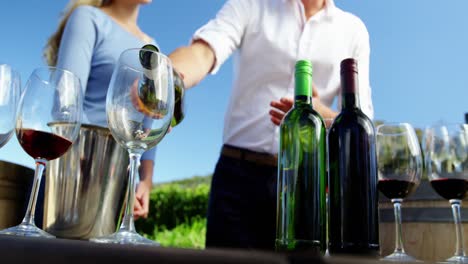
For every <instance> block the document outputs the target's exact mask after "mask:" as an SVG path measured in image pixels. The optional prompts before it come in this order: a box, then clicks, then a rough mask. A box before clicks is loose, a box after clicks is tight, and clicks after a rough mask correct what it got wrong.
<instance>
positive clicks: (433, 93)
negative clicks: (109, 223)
mask: <svg viewBox="0 0 468 264" xmlns="http://www.w3.org/2000/svg"><path fill="white" fill-rule="evenodd" d="M224 2H225V1H224V0H165V1H154V3H152V4H150V5H147V6H144V7H143V8H142V10H141V15H140V20H139V24H140V27H141V28H142V29H143V30H144V31H145V32H147V33H148V34H149V35H151V36H153V37H154V38H155V39H156V40H157V42H158V43H159V44H160V46H161V48H162V51H163V52H165V53H170V52H171V51H173V50H174V49H175V48H177V47H179V46H181V45H186V44H187V43H188V41H189V39H190V37H191V35H192V34H193V32H194V31H195V30H196V29H197V28H198V27H200V26H201V25H203V24H204V23H206V22H207V21H208V20H209V19H210V18H212V17H213V16H214V15H215V14H216V12H217V11H218V10H219V8H221V6H222V5H223V4H224ZM66 3H67V1H65V0H63V1H59V0H52V1H51V0H48V1H37V0H23V1H1V2H0V25H2V26H1V28H0V33H1V34H2V38H1V42H0V62H2V63H8V64H10V65H12V66H13V67H15V68H16V69H18V71H19V72H20V74H21V77H22V80H23V84H24V83H25V82H26V80H27V78H28V76H29V74H30V73H31V72H32V70H33V69H34V68H35V67H37V66H43V65H44V62H43V59H42V48H43V46H44V44H45V42H46V39H47V38H48V37H49V35H50V34H51V33H52V32H53V31H54V30H55V28H56V26H57V22H58V18H59V14H60V12H61V10H62V9H63V8H64V6H65V5H66ZM436 4H437V5H436ZM336 5H337V6H339V7H340V8H342V9H344V10H347V11H349V12H351V13H354V14H356V15H357V16H359V17H360V18H361V19H362V20H363V21H364V23H365V24H366V26H367V28H368V31H369V34H370V40H371V77H370V78H371V85H372V89H373V102H374V108H375V118H376V119H379V120H385V121H400V122H402V121H404V122H410V123H412V124H413V125H414V126H416V127H423V126H425V125H429V124H432V123H435V122H438V121H441V120H444V121H446V122H462V121H463V114H464V113H465V112H468V78H467V77H466V76H468V74H467V72H466V68H467V65H468V48H467V47H468V33H467V30H466V28H467V26H468V16H466V10H468V1H466V0H450V1H447V2H446V3H445V2H444V4H441V2H440V1H428V0H411V1H408V0H379V1H376V0H367V1H364V0H354V1H350V0H336ZM231 83H232V61H231V60H229V61H227V62H226V63H225V64H224V65H223V67H222V68H221V70H220V71H219V73H218V74H217V75H214V76H209V77H208V78H206V79H205V80H204V81H203V82H201V84H200V85H199V86H198V87H195V88H193V89H191V90H189V91H188V92H187V93H186V118H185V120H184V121H183V122H182V123H181V124H180V125H179V126H178V127H177V128H176V129H174V130H173V131H172V132H171V133H170V134H168V135H167V136H166V138H165V139H164V140H163V141H162V142H161V143H160V145H159V146H158V152H157V159H156V169H155V175H154V177H153V180H154V181H155V182H165V181H170V180H173V179H180V178H187V177H191V176H194V175H206V174H210V173H211V172H212V171H213V169H214V166H215V163H216V161H217V158H218V153H219V149H220V147H221V144H222V141H221V140H222V129H223V118H224V112H225V109H226V106H227V102H228V98H229V95H230V89H231ZM0 159H2V160H7V161H11V162H15V163H19V164H22V165H26V166H28V167H32V166H33V160H32V159H31V158H30V157H29V156H27V155H26V154H25V153H24V151H23V150H22V149H21V147H20V146H19V144H18V143H17V140H16V137H13V138H12V139H11V140H10V142H9V143H8V144H7V145H6V146H4V147H3V148H2V149H0Z"/></svg>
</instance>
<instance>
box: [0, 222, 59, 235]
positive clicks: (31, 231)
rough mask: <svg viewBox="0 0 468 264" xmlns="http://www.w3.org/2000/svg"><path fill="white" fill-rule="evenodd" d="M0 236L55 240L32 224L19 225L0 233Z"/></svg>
mask: <svg viewBox="0 0 468 264" xmlns="http://www.w3.org/2000/svg"><path fill="white" fill-rule="evenodd" d="M0 235H10V236H24V237H41V238H55V236H53V235H51V234H49V233H47V232H45V231H44V230H42V229H40V228H38V227H37V226H35V225H32V224H26V223H21V224H19V225H17V226H13V227H10V228H7V229H4V230H2V231H0Z"/></svg>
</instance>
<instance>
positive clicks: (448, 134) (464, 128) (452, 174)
mask: <svg viewBox="0 0 468 264" xmlns="http://www.w3.org/2000/svg"><path fill="white" fill-rule="evenodd" d="M425 145H426V147H425V151H426V155H425V156H426V168H427V173H428V177H429V180H430V181H431V186H432V188H433V189H434V190H435V191H436V192H437V193H438V194H439V195H440V196H442V197H443V198H445V199H447V200H449V202H450V205H451V207H452V213H453V219H454V222H455V232H456V233H455V234H456V248H455V253H454V255H453V256H452V257H450V258H448V259H447V260H446V261H447V262H456V263H468V258H467V256H466V253H465V247H464V244H463V226H462V223H461V215H460V207H461V201H462V200H463V199H464V198H465V197H466V191H467V187H468V125H464V124H451V125H437V126H433V127H430V128H427V129H426V131H425Z"/></svg>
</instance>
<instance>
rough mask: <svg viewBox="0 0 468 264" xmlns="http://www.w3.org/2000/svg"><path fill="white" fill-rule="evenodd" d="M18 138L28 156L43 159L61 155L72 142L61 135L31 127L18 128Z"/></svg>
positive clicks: (51, 158)
mask: <svg viewBox="0 0 468 264" xmlns="http://www.w3.org/2000/svg"><path fill="white" fill-rule="evenodd" d="M18 140H19V143H20V144H21V146H22V147H23V149H24V151H26V153H28V154H29V156H31V157H33V158H34V159H45V160H53V159H56V158H58V157H60V156H62V155H63V154H64V153H65V152H67V150H68V149H69V148H70V146H71V144H72V142H71V141H70V140H68V139H66V138H63V137H61V136H58V135H55V134H52V133H47V132H44V131H39V130H33V129H19V130H18Z"/></svg>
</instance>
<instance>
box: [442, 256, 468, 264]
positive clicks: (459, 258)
mask: <svg viewBox="0 0 468 264" xmlns="http://www.w3.org/2000/svg"><path fill="white" fill-rule="evenodd" d="M439 263H468V257H467V256H453V257H451V258H448V259H446V260H445V261H443V262H439Z"/></svg>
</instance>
